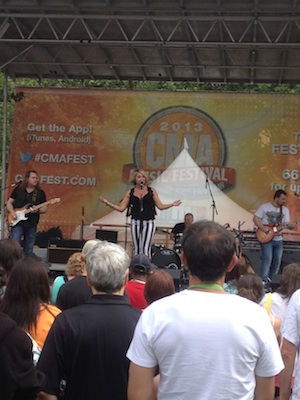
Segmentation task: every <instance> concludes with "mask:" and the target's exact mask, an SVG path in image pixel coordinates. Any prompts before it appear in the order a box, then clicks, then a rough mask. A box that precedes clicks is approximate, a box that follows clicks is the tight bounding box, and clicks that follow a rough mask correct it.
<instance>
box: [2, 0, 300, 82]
mask: <svg viewBox="0 0 300 400" xmlns="http://www.w3.org/2000/svg"><path fill="white" fill-rule="evenodd" d="M299 64H300V4H299V1H297V0H284V1H283V0H281V1H279V0H235V1H227V0H214V1H202V0H201V1H200V0H164V1H162V0H130V1H127V0H0V70H2V71H4V72H6V73H7V74H8V75H9V76H11V77H12V78H17V77H27V78H39V79H42V78H54V79H70V78H76V79H91V80H94V79H100V80H103V79H104V80H117V81H122V80H129V81H133V80H134V81H174V82H175V81H180V82H182V81H187V82H210V83H225V84H226V83H248V84H253V83H264V82H265V83H273V84H282V83H287V84H297V83H298V82H299Z"/></svg>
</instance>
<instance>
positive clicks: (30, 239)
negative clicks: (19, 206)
mask: <svg viewBox="0 0 300 400" xmlns="http://www.w3.org/2000/svg"><path fill="white" fill-rule="evenodd" d="M10 237H11V239H14V240H16V241H17V242H19V243H20V242H21V239H22V237H24V244H23V251H24V253H25V254H30V253H32V252H33V246H34V243H35V237H36V226H34V225H31V223H30V222H28V221H21V222H19V223H18V224H17V225H16V226H14V227H13V228H12V229H11V235H10Z"/></svg>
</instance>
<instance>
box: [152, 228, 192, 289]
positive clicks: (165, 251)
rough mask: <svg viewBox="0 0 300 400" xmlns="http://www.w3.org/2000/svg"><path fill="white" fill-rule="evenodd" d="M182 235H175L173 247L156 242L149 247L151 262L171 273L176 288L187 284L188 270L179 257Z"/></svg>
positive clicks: (181, 287) (182, 287)
mask: <svg viewBox="0 0 300 400" xmlns="http://www.w3.org/2000/svg"><path fill="white" fill-rule="evenodd" d="M182 235H183V234H182V233H178V234H176V235H175V237H174V246H173V249H169V248H166V247H165V246H163V245H157V244H153V245H152V248H151V250H152V257H151V262H152V263H153V264H154V265H156V266H157V267H158V268H164V269H166V270H167V271H168V272H169V273H170V274H171V275H172V277H173V279H174V283H175V287H176V289H177V290H182V289H185V288H186V287H187V286H188V271H187V270H186V269H185V268H184V266H183V265H182V263H181V259H180V254H181V240H182Z"/></svg>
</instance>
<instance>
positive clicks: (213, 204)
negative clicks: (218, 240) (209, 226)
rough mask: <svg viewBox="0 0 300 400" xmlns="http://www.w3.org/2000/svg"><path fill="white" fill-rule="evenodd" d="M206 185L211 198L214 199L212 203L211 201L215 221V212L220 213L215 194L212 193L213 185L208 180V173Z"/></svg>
mask: <svg viewBox="0 0 300 400" xmlns="http://www.w3.org/2000/svg"><path fill="white" fill-rule="evenodd" d="M205 187H206V189H207V188H208V191H209V194H210V197H211V199H212V203H211V207H212V221H214V220H215V213H216V215H219V214H218V210H217V206H216V202H215V199H214V196H213V194H212V191H211V187H210V183H209V180H208V177H207V175H206V182H205Z"/></svg>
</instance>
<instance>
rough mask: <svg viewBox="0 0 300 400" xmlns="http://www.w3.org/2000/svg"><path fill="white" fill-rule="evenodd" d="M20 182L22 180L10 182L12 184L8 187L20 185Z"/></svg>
mask: <svg viewBox="0 0 300 400" xmlns="http://www.w3.org/2000/svg"><path fill="white" fill-rule="evenodd" d="M22 182H23V181H19V182H15V183H12V184H11V185H10V187H15V186H19V185H21V183H22Z"/></svg>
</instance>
